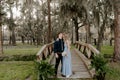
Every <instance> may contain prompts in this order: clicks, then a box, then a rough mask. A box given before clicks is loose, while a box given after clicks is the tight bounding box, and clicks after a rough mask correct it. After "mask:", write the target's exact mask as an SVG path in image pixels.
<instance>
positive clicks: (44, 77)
mask: <svg viewBox="0 0 120 80" xmlns="http://www.w3.org/2000/svg"><path fill="white" fill-rule="evenodd" d="M35 63H36V71H37V73H38V77H39V79H38V80H50V79H49V78H50V76H53V75H54V71H55V70H54V68H53V65H51V64H49V63H48V62H47V61H43V60H42V61H40V62H37V61H36V62H35Z"/></svg>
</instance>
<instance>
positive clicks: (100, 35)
mask: <svg viewBox="0 0 120 80" xmlns="http://www.w3.org/2000/svg"><path fill="white" fill-rule="evenodd" d="M106 20H107V13H106V11H105V18H104V20H103V23H102V25H101V27H100V31H98V42H97V49H98V50H99V51H101V46H102V42H103V37H104V30H105V23H106Z"/></svg>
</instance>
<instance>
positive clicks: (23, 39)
mask: <svg viewBox="0 0 120 80" xmlns="http://www.w3.org/2000/svg"><path fill="white" fill-rule="evenodd" d="M21 40H22V43H23V44H24V43H25V38H24V36H21Z"/></svg>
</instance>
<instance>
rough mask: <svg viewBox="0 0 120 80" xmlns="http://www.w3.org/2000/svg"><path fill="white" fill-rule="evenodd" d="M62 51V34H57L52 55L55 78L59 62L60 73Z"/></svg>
mask: <svg viewBox="0 0 120 80" xmlns="http://www.w3.org/2000/svg"><path fill="white" fill-rule="evenodd" d="M63 51H64V41H63V34H62V33H59V34H58V38H57V40H56V41H55V42H54V53H55V57H56V63H55V77H57V70H58V66H59V63H60V61H61V71H62V52H63Z"/></svg>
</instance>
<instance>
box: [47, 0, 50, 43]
mask: <svg viewBox="0 0 120 80" xmlns="http://www.w3.org/2000/svg"><path fill="white" fill-rule="evenodd" d="M47 2H48V43H50V42H51V14H50V12H51V10H50V0H47Z"/></svg>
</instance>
